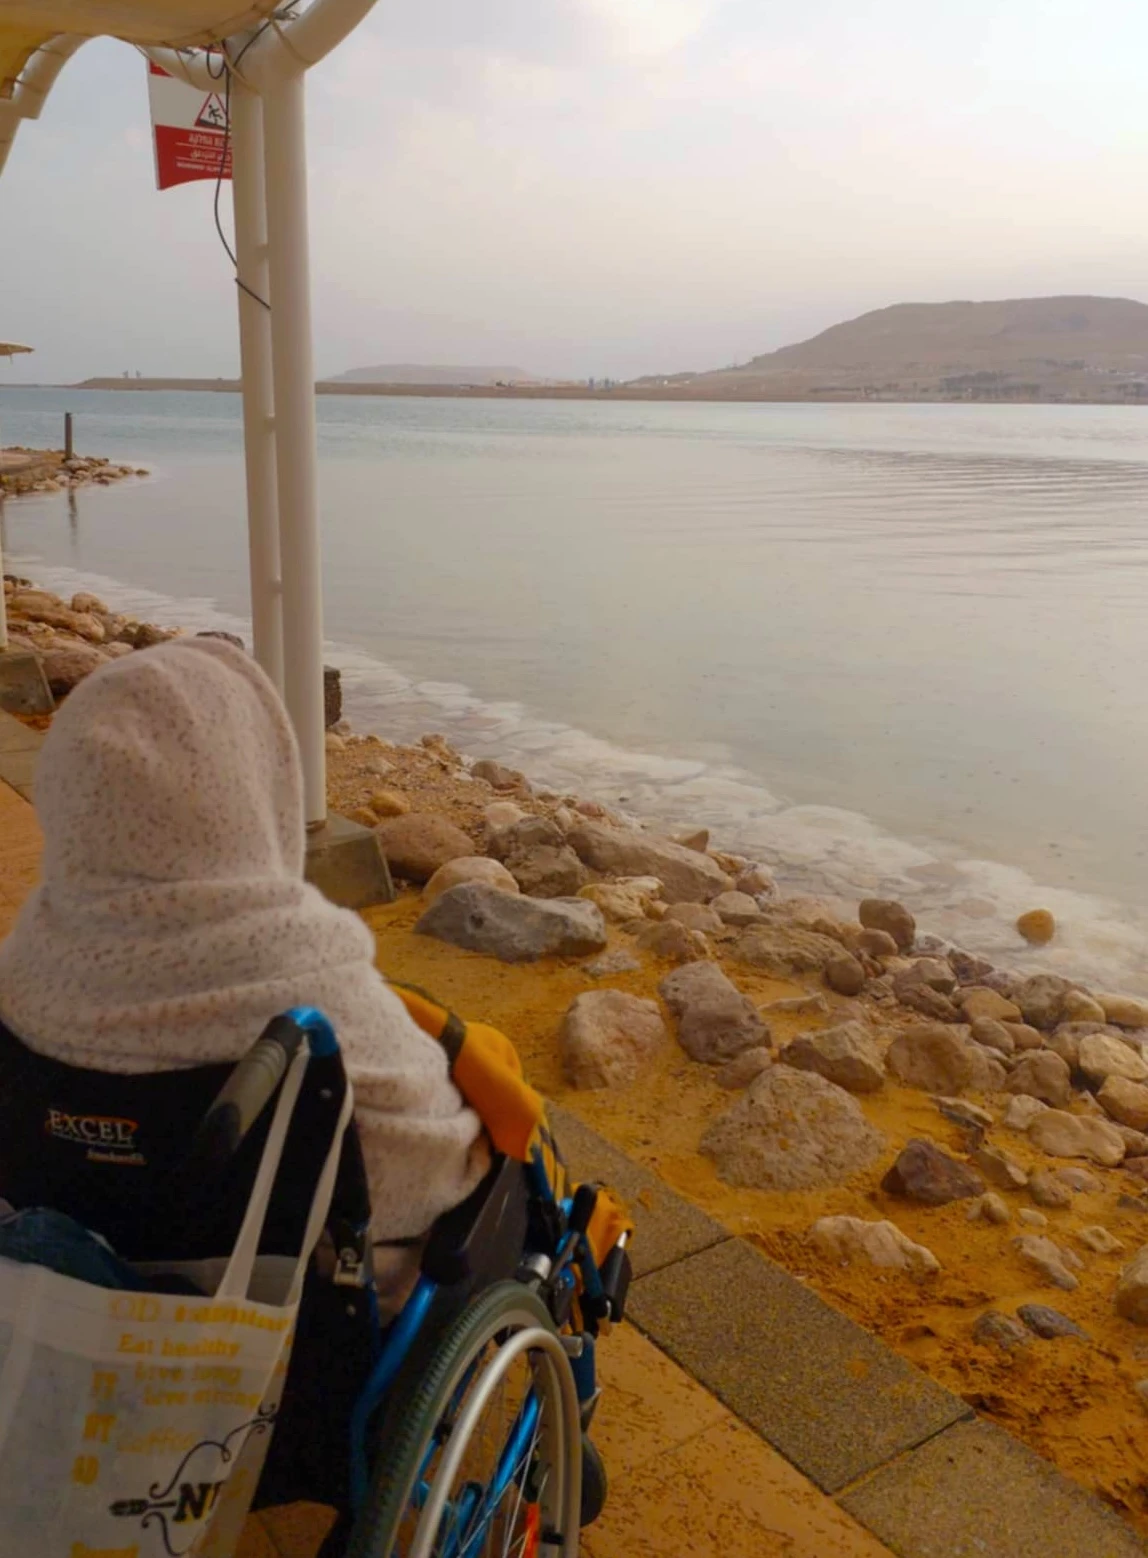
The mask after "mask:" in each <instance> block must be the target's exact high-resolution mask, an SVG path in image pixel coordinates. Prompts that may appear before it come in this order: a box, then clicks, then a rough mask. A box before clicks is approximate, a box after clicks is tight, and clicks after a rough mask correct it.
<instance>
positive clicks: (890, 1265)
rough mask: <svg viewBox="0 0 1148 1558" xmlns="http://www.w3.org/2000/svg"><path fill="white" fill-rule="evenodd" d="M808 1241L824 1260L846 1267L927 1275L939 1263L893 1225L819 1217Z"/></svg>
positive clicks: (915, 1275) (937, 1267)
mask: <svg viewBox="0 0 1148 1558" xmlns="http://www.w3.org/2000/svg"><path fill="white" fill-rule="evenodd" d="M809 1242H810V1243H811V1244H812V1245H813V1247H814V1249H815V1250H817V1252H818V1253H819V1254H821V1255H824V1256H825V1257H826V1258H827V1259H828V1260H836V1261H840V1262H841V1263H842V1265H846V1266H847V1265H850V1264H851V1263H852V1262H853V1261H855V1260H864V1261H867V1262H868V1263H869V1265H871V1266H879V1267H884V1268H886V1269H888V1270H891V1271H904V1272H907V1273H908V1274H909V1275H910V1276H914V1277H923V1276H929V1275H931V1274H932V1273H933V1272H935V1271H940V1269H941V1263H940V1261H939V1260H938V1259H937V1257H936V1256H935V1255H934V1254H933V1252H932V1250H929V1249H926V1248H925V1246H924V1245H923V1244H914V1243H913V1241H912V1239H910V1238H909V1237H908V1235H907V1234H904V1233H902V1232H901V1230H900V1229H899V1228H898V1227H897V1225H896V1223H891V1222H889V1221H887V1220H885V1221H882V1222H866V1221H865V1219H864V1218H862V1217H844V1216H841V1217H820V1218H818V1220H817V1221H816V1222H815V1223H814V1225H813V1227H812V1228H811V1229H810V1230H809Z"/></svg>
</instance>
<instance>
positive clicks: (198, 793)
mask: <svg viewBox="0 0 1148 1558" xmlns="http://www.w3.org/2000/svg"><path fill="white" fill-rule="evenodd" d="M37 806H38V809H39V811H40V814H41V820H42V823H43V827H44V833H45V849H44V867H43V880H42V884H41V886H40V887H39V888H38V889H37V891H36V892H35V893H34V894H33V895H32V897H31V898H30V899H29V901H28V903H27V904H26V905H25V908H24V910H23V911H22V913H21V915H20V918H19V920H18V922H17V925H16V927H15V928H14V930H13V932H12V934H11V936H10V937H9V938H8V940H7V941H6V942H5V943H3V945H2V946H0V1197H2V1198H3V1199H4V1200H6V1201H7V1202H8V1203H9V1207H10V1210H9V1212H8V1214H7V1216H5V1217H3V1218H0V1316H2V1315H3V1312H4V1311H3V1304H2V1298H3V1293H4V1283H5V1277H6V1275H7V1276H8V1277H14V1274H15V1273H17V1272H18V1271H20V1270H21V1269H23V1270H25V1271H26V1269H27V1267H28V1265H29V1264H30V1263H31V1264H33V1265H35V1266H37V1267H38V1268H43V1269H45V1270H47V1271H50V1272H54V1273H57V1274H59V1275H60V1276H62V1277H63V1278H65V1279H70V1280H71V1281H74V1282H83V1283H85V1284H87V1285H88V1287H95V1288H97V1289H111V1290H116V1289H123V1290H125V1291H127V1292H131V1291H136V1292H147V1293H151V1294H158V1295H162V1294H165V1293H166V1294H180V1293H182V1294H187V1295H196V1294H199V1295H203V1294H208V1295H210V1294H214V1293H215V1292H216V1291H217V1286H216V1284H217V1282H219V1281H220V1278H221V1273H223V1272H224V1271H225V1269H226V1271H227V1272H231V1271H233V1269H234V1265H235V1261H236V1260H237V1259H238V1252H239V1250H240V1248H241V1247H242V1246H243V1245H244V1243H245V1241H246V1242H247V1243H249V1244H251V1255H252V1262H251V1271H252V1274H253V1275H252V1286H251V1287H250V1289H249V1291H250V1296H251V1298H252V1300H258V1299H259V1298H260V1293H259V1291H257V1289H258V1285H259V1282H260V1280H262V1279H261V1276H260V1273H263V1277H264V1278H267V1273H269V1272H272V1271H275V1270H296V1269H297V1271H298V1274H299V1280H300V1281H301V1283H302V1286H301V1298H300V1299H299V1300H298V1308H297V1311H296V1310H295V1309H292V1310H291V1311H290V1312H291V1314H292V1332H293V1345H292V1347H291V1351H290V1361H289V1364H288V1365H287V1367H286V1371H285V1377H284V1370H283V1368H282V1366H280V1368H279V1374H278V1378H279V1381H280V1384H279V1387H278V1389H277V1390H276V1391H274V1392H271V1394H272V1395H273V1396H275V1397H277V1399H273V1400H269V1401H264V1402H260V1404H259V1410H258V1412H257V1413H255V1414H254V1416H253V1418H252V1420H251V1422H250V1423H245V1424H244V1425H243V1426H244V1430H245V1437H244V1439H243V1445H244V1447H245V1453H246V1449H250V1445H249V1444H248V1443H247V1441H248V1440H250V1441H251V1442H252V1443H254V1442H255V1439H256V1438H257V1437H259V1436H261V1438H262V1440H263V1441H264V1443H263V1444H262V1447H261V1448H260V1450H259V1454H258V1457H257V1459H256V1462H255V1464H256V1465H257V1467H258V1472H257V1482H258V1486H257V1490H255V1489H254V1481H253V1490H254V1491H255V1497H254V1503H255V1507H260V1506H263V1505H268V1504H279V1503H285V1502H294V1501H296V1500H300V1499H306V1500H310V1501H314V1502H318V1503H323V1504H327V1505H329V1506H330V1507H332V1508H333V1509H334V1510H335V1511H336V1512H337V1513H336V1519H335V1524H334V1526H333V1527H332V1529H331V1531H330V1533H329V1535H328V1537H327V1540H326V1542H325V1544H324V1547H323V1552H324V1554H325V1555H326V1554H330V1555H334V1554H341V1553H346V1554H349V1555H353V1558H388V1555H392V1554H394V1555H399V1554H401V1555H404V1558H431V1555H435V1558H478V1555H479V1554H487V1553H498V1554H504V1555H508V1554H523V1555H526V1558H540V1555H543V1554H547V1555H551V1558H557V1555H559V1554H561V1555H564V1558H572V1555H573V1554H575V1553H576V1551H577V1545H578V1529H579V1526H580V1525H582V1524H585V1523H586V1522H587V1521H588V1520H591V1519H593V1518H594V1517H595V1516H596V1515H597V1513H598V1512H599V1510H600V1508H601V1504H602V1501H603V1498H604V1493H605V1483H604V1475H603V1472H602V1468H601V1465H600V1462H599V1461H598V1458H597V1456H596V1454H595V1452H594V1451H593V1448H592V1446H591V1445H590V1443H589V1440H588V1438H587V1437H586V1434H587V1430H588V1428H589V1424H590V1420H591V1417H592V1415H593V1410H594V1406H595V1403H596V1399H597V1385H596V1381H595V1370H594V1344H595V1339H596V1337H597V1336H598V1334H599V1332H600V1331H602V1330H603V1329H605V1328H608V1327H609V1325H610V1324H611V1323H613V1322H615V1321H616V1320H618V1319H619V1318H620V1317H621V1313H622V1309H623V1306H624V1301H625V1292H626V1287H627V1285H628V1280H629V1263H628V1258H627V1255H626V1242H627V1239H628V1236H629V1232H630V1225H629V1223H628V1222H627V1220H626V1217H625V1214H624V1212H623V1211H622V1209H621V1208H620V1206H619V1205H618V1203H617V1202H616V1201H615V1200H614V1198H613V1197H612V1196H611V1194H610V1192H609V1191H607V1190H606V1189H604V1188H601V1187H593V1186H588V1185H581V1186H570V1185H568V1184H567V1183H566V1176H565V1172H564V1169H563V1167H562V1164H561V1161H560V1158H559V1156H558V1153H557V1150H556V1148H555V1144H554V1142H553V1141H552V1139H551V1137H550V1134H549V1131H548V1129H547V1125H546V1120H545V1113H544V1109H543V1105H542V1102H541V1100H540V1099H539V1097H538V1095H537V1094H536V1093H535V1092H534V1091H533V1089H531V1088H530V1087H529V1086H528V1085H527V1084H526V1082H525V1081H524V1079H523V1077H522V1075H521V1069H520V1067H519V1064H518V1060H517V1056H516V1055H515V1053H514V1051H513V1048H512V1047H511V1046H510V1044H509V1043H508V1041H507V1040H506V1039H504V1038H503V1036H502V1035H501V1034H499V1033H497V1032H496V1030H494V1029H490V1028H486V1027H484V1026H482V1025H480V1024H467V1023H464V1022H462V1021H460V1020H459V1019H458V1018H457V1017H455V1016H454V1015H453V1014H451V1013H449V1012H447V1011H446V1010H445V1009H443V1008H441V1007H439V1006H437V1005H436V1004H435V1002H434V1001H433V1000H432V999H431V998H429V997H428V996H425V995H424V994H422V993H421V992H418V991H413V990H399V991H397V992H396V990H394V989H392V988H391V987H389V986H388V985H387V984H386V983H385V982H384V981H383V980H382V979H381V978H380V976H379V975H378V974H377V973H376V971H375V969H374V966H373V953H374V946H373V940H372V938H371V936H370V934H369V932H368V931H367V930H366V928H365V927H364V926H363V925H362V924H361V922H360V921H359V920H358V919H357V918H356V917H355V916H353V915H350V914H348V913H346V912H345V911H341V910H339V909H336V908H334V907H333V906H332V905H330V904H328V903H327V902H326V901H325V900H323V899H322V898H321V897H320V896H319V895H318V893H316V892H315V891H314V890H313V889H312V888H310V887H308V886H307V885H305V883H304V882H303V879H302V865H303V845H304V834H303V823H302V802H301V782H300V775H299V765H298V757H297V753H296V749H295V745H294V741H293V738H292V735H291V731H290V728H289V725H288V723H287V720H286V716H285V714H284V712H283V709H282V706H281V704H280V703H279V700H278V698H277V696H276V694H275V692H274V690H273V688H272V687H271V685H270V683H269V682H268V681H267V680H266V678H265V677H264V676H263V674H262V673H261V672H260V671H259V669H258V668H257V667H256V666H255V664H254V663H253V662H252V661H250V660H249V659H248V658H247V657H246V656H245V655H243V654H242V653H241V652H240V651H238V650H236V649H234V648H233V647H232V646H230V645H228V644H226V643H223V642H221V641H218V640H198V641H195V642H183V643H180V642H176V643H172V644H169V645H164V646H161V647H159V648H156V649H153V650H148V651H146V652H143V653H140V654H138V655H135V656H131V657H129V658H126V659H124V660H121V661H118V662H116V663H114V664H113V665H112V666H109V667H108V668H106V669H105V670H103V671H101V672H99V673H98V674H97V675H96V676H94V677H92V678H90V679H89V680H88V681H87V682H85V683H84V684H82V685H81V686H80V687H79V688H78V689H77V690H76V692H75V693H73V694H72V696H71V698H70V699H69V700H68V703H67V704H66V705H65V707H64V709H63V710H62V711H61V713H60V714H59V715H58V716H57V719H56V721H55V723H54V725H53V728H52V730H51V732H50V733H49V737H48V740H47V741H46V742H45V746H44V750H43V755H42V759H41V766H40V770H39V772H38V775H37ZM289 1092H290V1101H288V1097H287V1095H288V1093H289ZM352 1095H353V1115H351V1113H350V1110H351V1099H352ZM272 1148H274V1150H272ZM255 1201H259V1202H260V1204H259V1206H258V1208H256V1207H255V1204H254V1203H255ZM256 1213H257V1214H258V1215H256ZM256 1245H257V1249H258V1256H257V1258H255V1250H256ZM233 1251H234V1252H236V1253H234V1254H233V1253H232V1252H233ZM229 1256H230V1261H229ZM276 1263H278V1265H277V1264H276ZM304 1272H305V1276H304ZM267 1280H270V1279H269V1278H267ZM218 1290H219V1291H222V1290H223V1289H222V1287H220V1288H219V1289H218ZM269 1291H270V1290H269ZM277 1291H279V1293H280V1297H281V1296H282V1293H283V1292H285V1291H287V1290H286V1289H285V1288H282V1287H280V1289H279V1290H277ZM293 1291H294V1292H296V1293H297V1292H298V1291H299V1288H298V1282H296V1284H295V1288H294V1290H293ZM273 1301H276V1302H277V1301H279V1300H277V1299H276V1300H273ZM120 1302H129V1301H128V1300H126V1299H124V1300H120ZM162 1303H163V1300H162V1299H157V1306H162ZM27 1307H28V1306H27V1304H26V1303H25V1306H24V1308H25V1310H27ZM0 1329H2V1327H0ZM17 1329H18V1327H17ZM5 1369H6V1361H5V1359H4V1357H3V1354H2V1350H0V1428H2V1426H3V1425H4V1421H5V1402H4V1395H5V1392H6V1391H7V1392H8V1393H9V1396H10V1405H11V1402H12V1401H14V1400H15V1397H14V1396H12V1392H13V1390H14V1389H15V1386H14V1385H12V1384H11V1383H9V1379H8V1375H7V1373H6V1372H5ZM94 1377H95V1378H97V1379H98V1378H99V1375H98V1374H97V1375H96V1376H94ZM27 1411H28V1406H27V1403H26V1402H22V1403H21V1406H20V1412H27ZM15 1431H16V1430H10V1432H15ZM29 1431H30V1430H29ZM108 1432H109V1434H112V1433H114V1432H115V1430H111V1429H109V1430H108ZM3 1442H4V1441H3V1438H2V1436H0V1445H3ZM213 1444H214V1441H213ZM268 1446H269V1447H268ZM239 1448H240V1446H239V1441H238V1440H237V1441H236V1445H234V1446H231V1447H227V1446H223V1447H220V1456H219V1460H220V1464H221V1465H225V1464H227V1465H229V1464H231V1462H232V1461H238V1460H239V1459H240V1458H241V1457H240V1455H239V1453H238V1451H239ZM4 1459H6V1455H5V1454H4V1453H0V1523H3V1521H4V1519H5V1515H6V1513H7V1511H6V1509H5V1507H4V1500H5V1499H6V1498H9V1499H12V1500H15V1501H17V1502H18V1501H19V1499H20V1497H21V1495H20V1493H19V1490H18V1489H16V1490H13V1489H9V1490H8V1491H6V1490H5V1483H4V1478H3V1472H2V1462H3V1460H4ZM185 1459H186V1457H185ZM97 1460H98V1458H97V1457H95V1456H92V1457H78V1458H77V1461H76V1466H77V1468H79V1467H80V1466H81V1462H84V1463H85V1464H86V1463H87V1462H88V1461H90V1462H91V1465H92V1466H93V1467H95V1466H96V1465H97ZM75 1475H76V1480H78V1481H83V1480H84V1475H87V1476H88V1477H89V1480H92V1479H96V1477H97V1472H96V1471H95V1470H92V1471H91V1472H89V1473H84V1474H81V1473H80V1472H79V1471H77V1473H76V1474H75ZM178 1475H179V1473H178V1471H176V1472H173V1484H172V1485H173V1488H174V1487H176V1480H175V1479H176V1478H177V1476H178ZM189 1475H190V1474H189ZM222 1481H223V1477H222V1476H221V1477H220V1478H218V1479H217V1481H216V1482H211V1483H202V1482H201V1483H196V1484H192V1483H189V1482H186V1481H185V1482H182V1483H179V1484H178V1489H179V1490H181V1491H179V1492H178V1493H177V1494H174V1495H173V1496H172V1497H167V1496H165V1495H166V1492H167V1490H166V1489H165V1488H163V1487H161V1486H160V1485H159V1484H158V1483H157V1484H156V1485H154V1486H152V1487H149V1488H147V1489H145V1490H144V1494H146V1496H144V1494H141V1493H140V1492H139V1490H126V1489H111V1490H109V1496H105V1495H104V1493H103V1492H102V1491H101V1493H100V1497H101V1498H102V1499H103V1502H102V1503H100V1504H99V1508H100V1511H101V1519H104V1518H107V1519H110V1520H112V1522H113V1525H114V1526H115V1528H116V1529H117V1530H120V1529H122V1530H123V1532H124V1533H125V1534H124V1537H123V1542H122V1544H121V1546H120V1547H119V1548H115V1547H108V1546H106V1545H105V1546H104V1547H102V1548H96V1547H95V1546H91V1547H88V1546H85V1545H84V1543H83V1541H81V1542H80V1543H79V1544H76V1543H73V1544H72V1546H71V1549H70V1551H71V1552H75V1551H77V1550H79V1551H83V1552H84V1553H85V1554H86V1553H88V1552H91V1553H96V1552H97V1551H98V1552H107V1553H113V1552H114V1553H120V1552H123V1553H127V1552H131V1553H133V1554H138V1558H147V1555H149V1554H151V1553H152V1552H153V1551H154V1553H155V1554H156V1555H157V1558H158V1555H160V1554H165V1555H177V1554H182V1553H188V1552H192V1551H194V1552H196V1553H200V1552H202V1553H204V1554H207V1553H209V1552H216V1551H218V1550H219V1549H218V1547H212V1546H211V1530H210V1529H209V1528H210V1527H211V1508H210V1505H211V1501H212V1499H213V1498H214V1497H215V1494H216V1493H217V1492H218V1487H219V1486H220V1485H221V1483H222ZM205 1487H210V1488H212V1489H214V1490H215V1491H214V1492H212V1493H210V1495H209V1494H207V1493H203V1492H202V1491H197V1490H201V1489H202V1488H205ZM187 1489H190V1490H191V1491H190V1492H188V1491H186V1490H187ZM116 1495H120V1496H116ZM92 1507H95V1505H93V1506H92ZM181 1517H182V1525H181V1524H180V1520H181ZM177 1527H178V1529H177ZM11 1529H12V1530H18V1529H19V1520H18V1519H17V1520H15V1521H14V1522H13V1524H12V1526H11ZM17 1540H19V1539H18V1538H17ZM149 1541H151V1542H152V1544H153V1545H151V1546H149V1545H148V1543H149ZM31 1543H32V1538H31V1537H29V1538H28V1545H27V1558H31V1554H32V1553H33V1552H37V1553H40V1552H45V1551H46V1550H45V1549H44V1548H43V1547H40V1548H36V1547H34V1546H33V1545H31ZM63 1551H65V1552H68V1551H69V1549H64V1550H63ZM15 1558H25V1553H24V1551H23V1550H22V1549H20V1548H19V1547H18V1548H17V1550H16V1554H15ZM50 1558H54V1554H51V1555H50Z"/></svg>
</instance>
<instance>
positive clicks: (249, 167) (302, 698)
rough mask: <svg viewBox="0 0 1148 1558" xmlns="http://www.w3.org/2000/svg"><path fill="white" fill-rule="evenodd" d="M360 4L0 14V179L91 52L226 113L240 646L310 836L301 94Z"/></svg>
mask: <svg viewBox="0 0 1148 1558" xmlns="http://www.w3.org/2000/svg"><path fill="white" fill-rule="evenodd" d="M373 4H374V0H311V3H310V4H309V5H303V4H302V3H299V4H297V5H291V4H287V5H285V4H284V3H283V0H248V3H246V4H244V0H84V3H83V4H82V5H81V4H78V3H77V0H0V170H2V169H3V167H4V163H5V160H6V158H7V156H8V153H9V151H10V149H11V146H12V141H13V138H14V136H15V134H16V131H17V129H18V127H19V125H20V124H21V123H22V122H23V121H24V120H25V119H37V118H39V116H40V110H41V109H42V107H43V105H44V101H45V99H46V97H47V96H48V93H49V92H50V90H51V88H52V86H53V85H54V83H55V81H56V78H57V76H58V75H59V73H60V71H61V70H62V69H63V67H64V65H65V64H66V63H67V61H68V60H69V59H70V58H71V56H72V55H73V54H74V53H75V52H76V50H77V49H78V48H80V47H81V45H82V44H84V43H86V42H87V41H88V39H90V38H95V37H99V36H111V37H115V38H120V39H122V40H123V41H124V42H125V43H128V44H132V45H134V46H135V47H136V48H138V49H140V50H141V51H142V52H143V53H144V54H146V55H147V57H148V59H149V60H150V62H151V66H152V67H155V66H158V67H159V69H160V71H161V72H163V73H166V74H167V75H169V76H174V77H175V78H176V79H177V80H179V81H183V82H185V83H186V84H187V85H188V86H192V87H195V88H197V89H198V90H200V91H202V92H203V93H204V94H205V102H207V101H209V100H210V101H211V103H212V105H213V113H212V117H211V120H210V123H211V125H212V126H213V127H214V126H216V125H217V124H218V122H219V118H220V113H219V111H218V110H217V109H216V108H215V99H216V98H217V97H218V96H219V95H220V94H221V92H222V94H223V101H224V103H225V104H226V107H227V108H228V109H229V110H230V112H229V114H227V116H226V117H227V118H228V119H229V121H230V122H229V123H228V124H227V127H226V134H227V136H228V141H229V145H230V150H231V154H232V171H233V182H232V192H233V198H234V204H235V237H236V252H237V261H238V263H237V274H236V280H237V282H238V283H239V285H238V287H237V293H238V299H239V349H240V361H241V364H242V387H243V436H244V453H245V458H246V465H247V526H248V537H249V553H250V566H251V618H252V631H253V636H254V641H255V654H256V658H257V659H258V660H259V662H260V664H261V665H262V666H263V668H264V670H265V671H267V673H268V675H269V676H270V677H271V679H272V681H274V682H275V684H276V685H277V686H278V687H279V688H280V689H281V691H282V693H283V696H284V699H285V701H286V704H287V709H288V712H289V713H290V715H291V720H292V723H293V724H294V726H295V733H296V735H297V737H298V740H299V747H300V751H301V754H302V759H303V779H304V794H305V801H306V810H307V822H308V824H309V825H318V824H320V823H322V822H323V821H325V819H326V815H327V797H326V746H325V741H324V736H325V729H324V705H323V609H322V590H321V582H320V577H319V528H318V479H317V464H318V461H317V455H316V444H315V391H314V384H315V371H314V362H313V354H312V343H311V284H310V260H309V254H308V248H309V245H308V231H307V184H306V176H307V173H306V134H305V125H304V89H303V83H304V77H305V75H306V73H307V71H308V70H309V69H310V67H311V66H312V65H316V64H318V63H319V61H320V60H321V59H323V58H324V57H325V56H326V55H327V54H329V53H330V51H331V50H332V49H333V48H335V47H336V46H337V45H338V44H339V43H341V42H342V40H343V39H344V38H345V37H346V36H347V35H348V34H349V33H350V32H351V31H352V30H353V29H354V28H355V27H356V26H357V25H358V23H359V22H360V21H362V19H363V17H364V16H366V14H367V12H368V11H370V9H371V7H372V6H373ZM284 622H287V623H289V624H290V631H289V632H287V633H284V631H283V624H284ZM2 634H3V624H2V622H0V643H2V642H3V638H2Z"/></svg>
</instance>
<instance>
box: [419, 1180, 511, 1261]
mask: <svg viewBox="0 0 1148 1558" xmlns="http://www.w3.org/2000/svg"><path fill="white" fill-rule="evenodd" d="M526 1202H527V1193H526V1176H525V1173H524V1171H523V1167H522V1164H521V1163H517V1162H515V1160H514V1159H513V1158H506V1157H501V1156H499V1157H496V1158H495V1160H494V1162H493V1164H492V1165H491V1168H490V1171H489V1173H488V1174H487V1175H486V1177H485V1178H484V1179H483V1181H482V1183H481V1184H480V1185H479V1186H478V1187H477V1189H475V1190H472V1191H471V1193H470V1195H469V1196H467V1198H466V1200H465V1201H460V1202H459V1204H458V1205H457V1206H456V1207H452V1208H451V1210H450V1211H449V1212H444V1213H443V1215H442V1216H441V1217H440V1218H439V1219H438V1221H437V1222H436V1223H435V1224H434V1226H433V1227H432V1228H431V1231H430V1235H429V1237H428V1239H427V1242H426V1245H425V1247H424V1249H423V1256H422V1270H423V1274H424V1276H427V1277H429V1278H430V1279H431V1281H432V1282H437V1283H439V1284H440V1285H442V1286H443V1287H453V1286H454V1285H455V1284H456V1283H460V1282H467V1281H471V1280H474V1279H476V1278H482V1279H484V1280H488V1281H497V1280H499V1279H500V1278H503V1277H511V1276H513V1275H514V1273H515V1271H517V1269H518V1266H519V1263H520V1261H521V1259H522V1252H523V1248H524V1246H525V1243H526Z"/></svg>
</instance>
